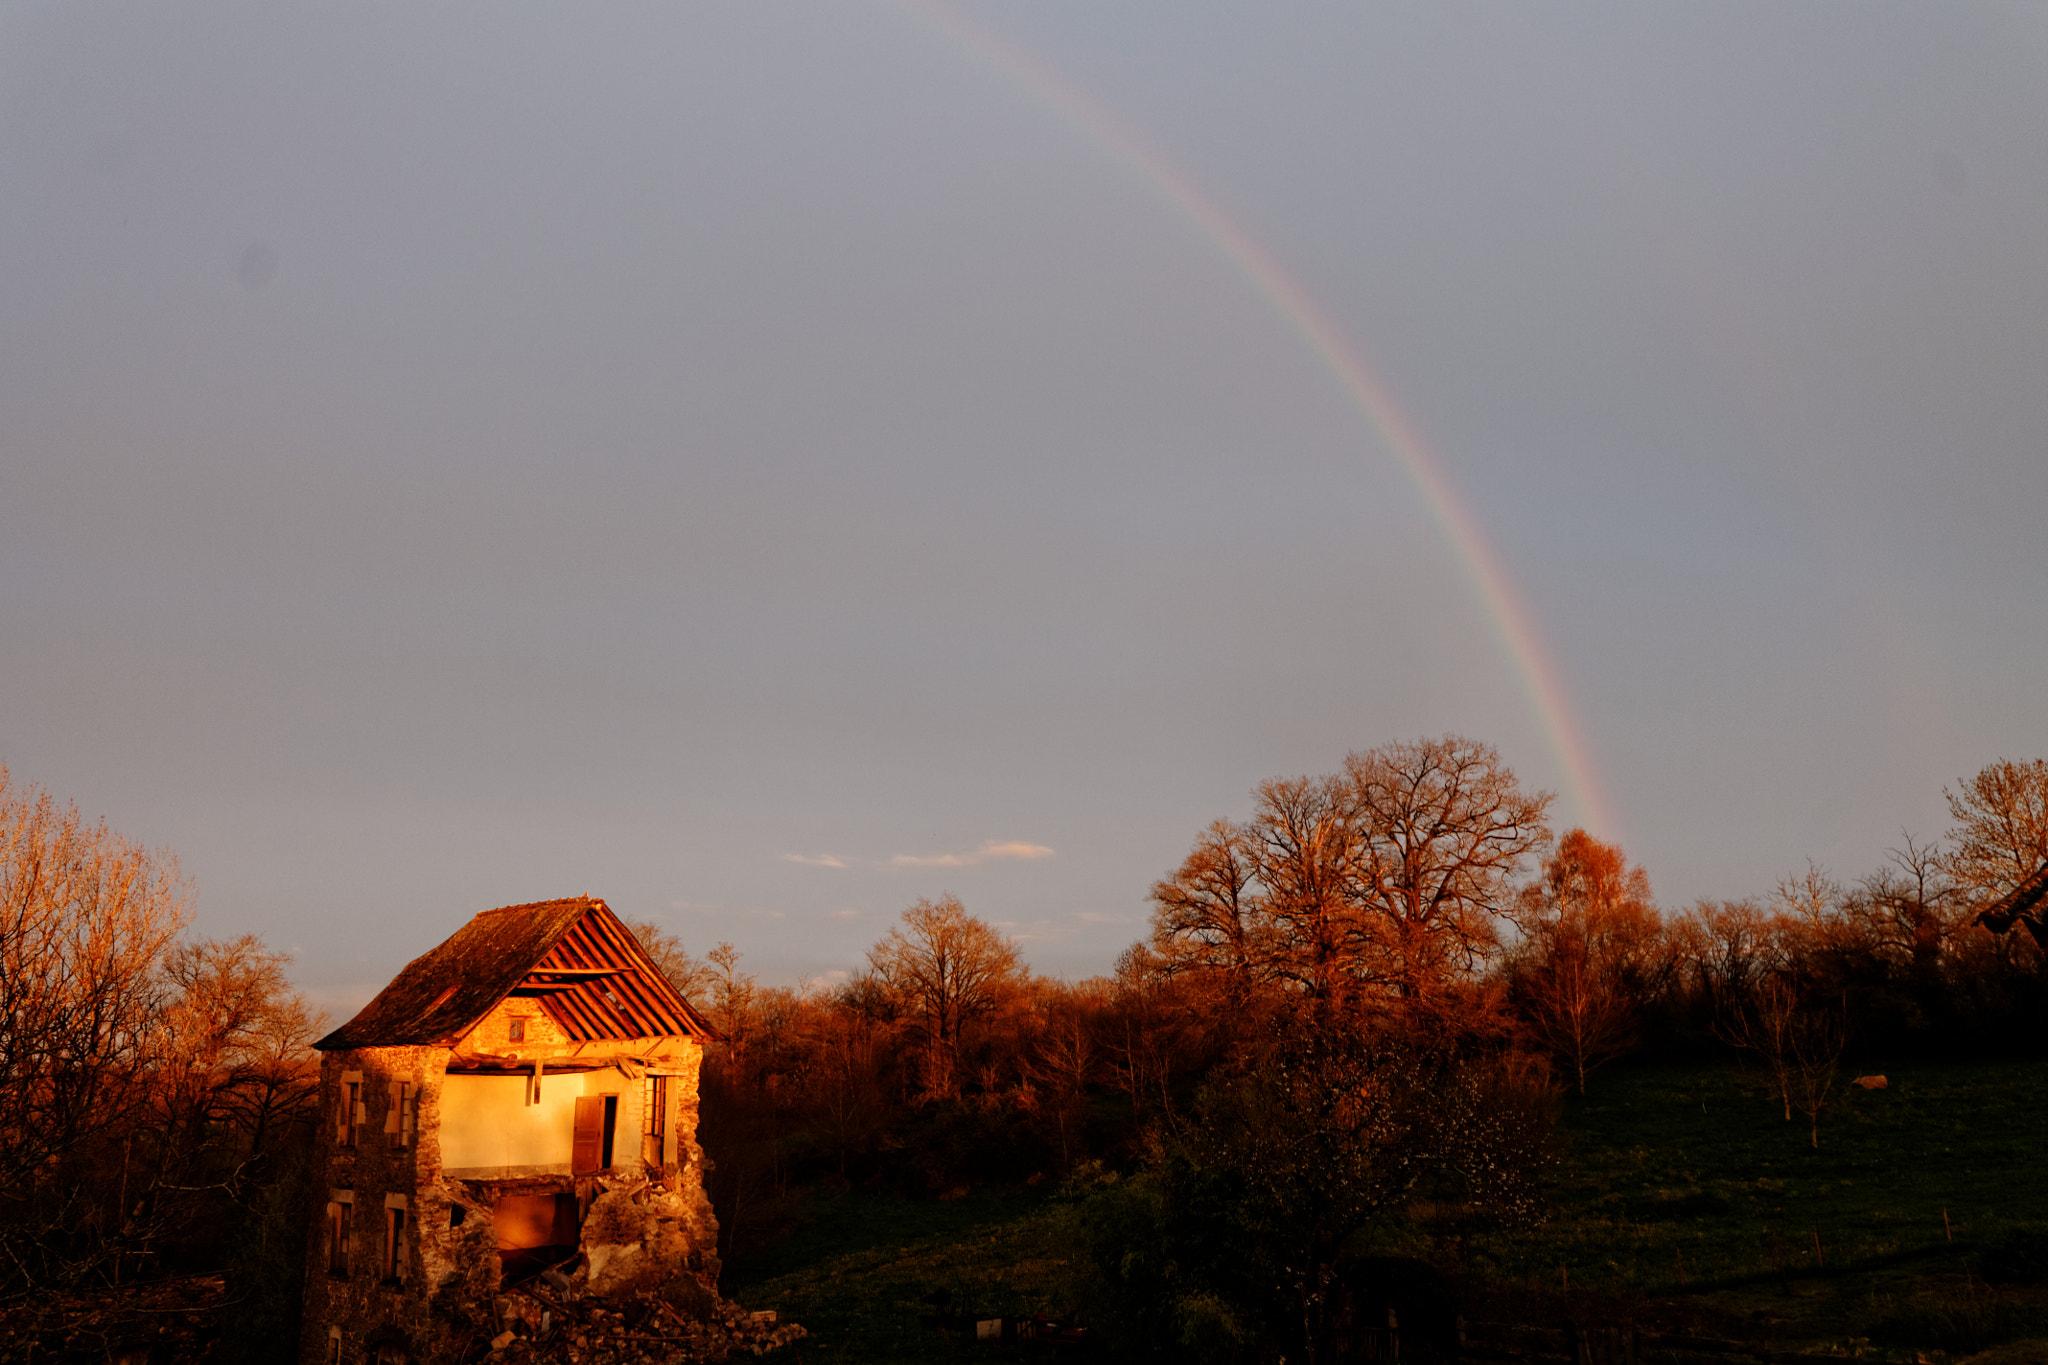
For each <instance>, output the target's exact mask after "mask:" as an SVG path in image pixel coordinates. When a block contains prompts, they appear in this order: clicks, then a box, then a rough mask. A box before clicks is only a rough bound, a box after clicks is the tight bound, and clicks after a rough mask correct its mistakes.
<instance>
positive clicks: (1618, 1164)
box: [727, 1062, 2048, 1365]
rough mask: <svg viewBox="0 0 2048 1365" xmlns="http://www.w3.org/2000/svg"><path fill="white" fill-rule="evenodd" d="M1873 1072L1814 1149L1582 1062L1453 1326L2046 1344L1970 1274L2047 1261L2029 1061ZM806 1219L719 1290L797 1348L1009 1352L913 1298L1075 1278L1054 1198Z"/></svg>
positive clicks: (2022, 1308)
mask: <svg viewBox="0 0 2048 1365" xmlns="http://www.w3.org/2000/svg"><path fill="white" fill-rule="evenodd" d="M1889 1078H1890V1087H1889V1088H1888V1089H1885V1090H1881V1091H1867V1092H1866V1091H1859V1090H1851V1091H1849V1092H1848V1093H1847V1094H1846V1095H1845V1096H1843V1097H1841V1098H1840V1099H1839V1100H1838V1101H1837V1107H1836V1108H1835V1110H1834V1111H1833V1112H1832V1113H1831V1114H1828V1115H1825V1116H1824V1117H1823V1120H1822V1125H1821V1146H1820V1148H1819V1149H1818V1150H1816V1149H1814V1148H1813V1147H1811V1146H1810V1145H1809V1142H1808V1134H1807V1128H1806V1124H1805V1121H1804V1119H1803V1118H1800V1117H1796V1116H1795V1118H1794V1120H1793V1122H1791V1123H1786V1122H1784V1121H1783V1118H1782V1110H1781V1109H1780V1108H1779V1107H1778V1106H1777V1103H1776V1101H1775V1099H1774V1098H1773V1097H1772V1096H1770V1095H1769V1094H1767V1093H1766V1091H1765V1090H1764V1089H1763V1087H1762V1086H1761V1084H1760V1083H1759V1081H1758V1079H1757V1078H1756V1077H1754V1076H1752V1075H1748V1074H1745V1073H1743V1072H1740V1071H1737V1070H1734V1069H1732V1068H1683V1069H1680V1068H1654V1067H1637V1068H1615V1069H1610V1070H1609V1071H1606V1072H1602V1073H1599V1074H1597V1075H1596V1076H1595V1077H1594V1080H1593V1087H1592V1093H1591V1094H1590V1095H1589V1096H1588V1097H1587V1098H1586V1099H1584V1100H1579V1099H1577V1098H1573V1099H1571V1100H1570V1101H1568V1102H1567V1104H1566V1107H1565V1112H1564V1118H1563V1124H1562V1138H1563V1143H1564V1150H1563V1159H1562V1161H1561V1163H1560V1165H1559V1167H1558V1169H1557V1171H1556V1172H1555V1173H1554V1177H1553V1179H1552V1180H1551V1182H1550V1200H1549V1212H1548V1215H1547V1216H1546V1218H1545V1219H1544V1220H1543V1221H1542V1222H1541V1223H1540V1224H1538V1225H1536V1226H1533V1227H1528V1228H1522V1229H1516V1230H1513V1231H1509V1232H1502V1233H1496V1234H1493V1235H1491V1236H1489V1237H1487V1238H1485V1239H1483V1240H1481V1241H1480V1242H1477V1243H1475V1244H1473V1245H1471V1246H1469V1247H1467V1248H1465V1253H1464V1259H1463V1263H1462V1267H1461V1270H1460V1275H1461V1278H1463V1279H1464V1280H1466V1282H1467V1283H1468V1284H1470V1285H1472V1286H1473V1290H1474V1292H1473V1295H1472V1299H1471V1306H1472V1312H1473V1315H1474V1316H1480V1317H1487V1316H1490V1317H1513V1318H1517V1319H1520V1320H1525V1321H1540V1320H1545V1319H1556V1318H1560V1317H1562V1316H1565V1315H1567V1314H1572V1313H1577V1314H1580V1315H1582V1316H1609V1315H1612V1316H1617V1317H1633V1318H1638V1319H1642V1320H1645V1321H1656V1322H1659V1323H1662V1324H1664V1325H1666V1326H1671V1327H1677V1326H1684V1327H1689V1328H1691V1329H1693V1330H1697V1331H1701V1332H1706V1333H1709V1334H1716V1335H1729V1336H1741V1337H1746V1338H1763V1337H1768V1338H1769V1339H1771V1340H1773V1341H1775V1342H1777V1343H1780V1344H1782V1345H1786V1346H1800V1347H1807V1348H1822V1349H1836V1350H1843V1351H1852V1352H1856V1353H1859V1354H1865V1355H1871V1356H1876V1357H1887V1358H1891V1359H1898V1360H1912V1359H1913V1358H1914V1357H1915V1355H1916V1354H1927V1355H1929V1356H1930V1357H1932V1355H1933V1353H1936V1352H1941V1353H1946V1354H1948V1355H1951V1356H1961V1355H1965V1354H1968V1353H1971V1352H1974V1351H1978V1350H1982V1349H1984V1348H1986V1347H1989V1346H1993V1345H1996V1344H1998V1343H2001V1342H2010V1341H2014V1340H2019V1339H2027V1338H2037V1337H2039V1338H2048V1289H2044V1288H2043V1287H2042V1286H2041V1285H2039V1284H2038V1283H2036V1284H2035V1285H2034V1286H2033V1287H2032V1288H2028V1287H2026V1286H2023V1285H2021V1286H2015V1285H2010V1284H1987V1283H1986V1282H1985V1278H1984V1272H1985V1270H1986V1269H1987V1268H1989V1269H1992V1270H1994V1271H1995V1270H1997V1269H1998V1268H1999V1266H2000V1264H2001V1263H2003V1264H2004V1265H2005V1267H2006V1268H2007V1269H2008V1270H2010V1269H2011V1267H2012V1265H2013V1263H2014V1259H2015V1256H2019V1257H2020V1260H2021V1265H2020V1268H2021V1270H2023V1271H2024V1270H2025V1269H2026V1266H2025V1263H2024V1257H2025V1254H2026V1253H2027V1252H2028V1249H2029V1247H2030V1246H2032V1247H2033V1248H2034V1251H2035V1252H2036V1253H2037V1254H2048V1238H2044V1234H2043V1233H2042V1231H2041V1230H2042V1229H2048V1064H2044V1063H2039V1062H2021V1063H1983V1064H1976V1065H1970V1066H1929V1067H1907V1068H1900V1069H1896V1070H1892V1071H1890V1072H1889ZM1944 1211H1946V1215H1947V1219H1948V1223H1947V1226H1946V1227H1944V1224H1943V1215H1944ZM807 1216H808V1222H807V1223H806V1224H805V1226H804V1227H803V1228H802V1229H801V1230H800V1231H798V1232H797V1233H796V1234H795V1235H793V1236H792V1237H790V1238H789V1239H787V1240H786V1241H784V1242H782V1243H781V1244H779V1245H778V1246H777V1247H775V1248H774V1249H773V1250H772V1251H771V1252H770V1253H769V1254H767V1255H765V1256H763V1257H761V1258H758V1259H756V1260H754V1261H752V1262H751V1263H749V1264H747V1265H744V1266H738V1267H735V1268H734V1271H733V1274H732V1276H731V1277H730V1278H729V1280H728V1285H727V1290H728V1292H729V1293H731V1294H733V1295H734V1297H736V1298H738V1299H739V1300H740V1301H741V1302H743V1303H745V1304H747V1305H748V1306H749V1307H755V1308H775V1309H777V1310H779V1311H780V1312H781V1313H782V1314H783V1315H784V1316H785V1317H788V1318H793V1319H794V1320H796V1321H798V1322H802V1323H803V1324H805V1326H807V1327H809V1328H810V1329H811V1333H812V1336H811V1339H810V1340H809V1341H807V1342H806V1343H805V1344H804V1348H803V1356H804V1358H805V1359H806V1360H812V1361H816V1360H846V1361H892V1360H901V1361H921V1360H950V1359H953V1358H954V1357H955V1356H956V1355H960V1354H962V1353H967V1354H970V1355H971V1356H972V1357H973V1358H976V1359H989V1360H997V1359H1002V1358H1005V1357H1006V1356H1008V1355H1009V1354H1010V1353H1012V1352H1013V1351H1015V1350H1018V1349H1020V1348H1014V1347H1009V1348H991V1347H985V1346H976V1345H975V1344H974V1343H971V1342H967V1341H963V1340H961V1339H959V1337H958V1336H957V1335H956V1336H953V1337H947V1336H944V1335H941V1334H940V1333H938V1332H935V1331H932V1330H930V1329H927V1328H925V1327H923V1326H921V1324H920V1323H919V1320H918V1319H919V1315H920V1313H930V1312H932V1311H933V1310H932V1309H931V1307H929V1306H927V1305H924V1304H922V1303H920V1300H921V1299H922V1298H923V1297H924V1296H925V1295H927V1294H930V1293H932V1292H934V1291H937V1290H942V1289H943V1290H946V1291H948V1292H949V1293H950V1294H951V1295H952V1302H953V1306H954V1307H955V1308H956V1309H958V1308H960V1307H965V1306H971V1307H974V1308H977V1309H980V1310H982V1311H985V1312H988V1313H990V1314H996V1313H1024V1312H1031V1311H1043V1310H1051V1311H1055V1312H1057V1311H1058V1309H1059V1308H1060V1306H1061V1303H1062V1300H1063V1297H1064V1295H1065V1293H1066V1286H1067V1285H1068V1284H1069V1283H1071V1278H1070V1277H1071V1276H1072V1275H1073V1274H1074V1273H1075V1272H1076V1270H1077V1269H1078V1268H1077V1267H1073V1266H1071V1265H1069V1264H1068V1261H1067V1258H1066V1255H1065V1246H1064V1238H1063V1235H1062V1232H1061V1228H1062V1226H1063V1224H1062V1218H1061V1214H1060V1211H1059V1209H1058V1206H1057V1204H1056V1202H1055V1201H1054V1200H1053V1199H1051V1198H1049V1197H1047V1196H1045V1195H1043V1194H1041V1193H1038V1192H1034V1191H1017V1190H1012V1191H1003V1190H984V1191H979V1192H976V1193H975V1194H972V1195H970V1196H968V1197H967V1198H964V1199H960V1200H956V1201H953V1202H950V1203H933V1202H919V1201H911V1200H905V1199H901V1198H897V1197H893V1196H885V1195H879V1194H872V1193H868V1192H865V1191H860V1190H849V1191H842V1192H825V1193H820V1194H818V1195H815V1196H814V1197H813V1198H812V1200H811V1201H810V1204H809V1206H808V1209H807ZM2030 1236H2031V1237H2032V1238H2033V1241H2032V1242H2031V1243H2030V1242H2029V1237H2030ZM1951 1238H1952V1239H1953V1240H1951ZM2014 1248H2018V1251H2017V1252H2016V1251H2015V1250H2014ZM1987 1263H1988V1266H1987ZM2040 1271H2041V1272H2044V1273H2048V1266H2043V1267H2040ZM2006 1356H2007V1358H2008V1360H2009V1361H2010V1362H2011V1365H2018V1362H2019V1361H2020V1360H2025V1359H2037V1358H2038V1359H2043V1360H2048V1353H2043V1354H2040V1355H2037V1356H2030V1355H2029V1354H2028V1352H2027V1351H2026V1350H2025V1349H2022V1350H2020V1351H2019V1352H2018V1354H2017V1355H2015V1354H2013V1352H2012V1351H2011V1349H2010V1348H2009V1349H2008V1350H2007V1352H2006Z"/></svg>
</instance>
